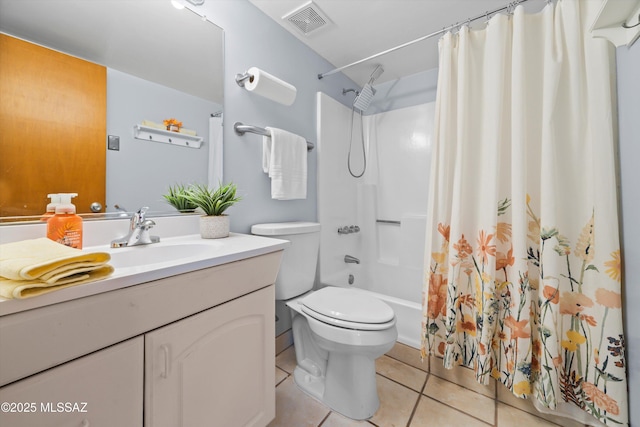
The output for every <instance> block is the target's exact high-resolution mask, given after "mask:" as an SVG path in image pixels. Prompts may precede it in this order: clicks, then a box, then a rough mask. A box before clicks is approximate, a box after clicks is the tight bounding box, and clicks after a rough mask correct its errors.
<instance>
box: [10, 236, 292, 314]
mask: <svg viewBox="0 0 640 427" xmlns="http://www.w3.org/2000/svg"><path fill="white" fill-rule="evenodd" d="M194 244H197V245H204V246H208V247H210V248H211V249H210V250H208V249H207V250H203V251H199V252H198V253H197V254H189V255H188V256H184V257H180V258H177V259H171V260H168V261H167V260H162V262H160V263H153V264H151V263H147V264H144V265H137V266H127V267H116V268H115V271H114V273H113V274H112V275H111V276H109V277H107V278H106V279H103V280H100V281H97V282H92V283H86V284H82V285H78V286H71V287H68V288H64V289H60V290H57V291H53V292H50V293H47V294H43V295H39V296H36V297H31V298H25V299H21V300H16V299H9V300H8V299H4V298H0V316H5V315H8V314H12V313H18V312H21V311H25V310H31V309H34V308H38V307H44V306H47V305H51V304H57V303H60V302H65V301H70V300H74V299H78V298H83V297H86V296H90V295H96V294H99V293H103V292H108V291H113V290H116V289H121V288H125V287H128V286H134V285H138V284H141V283H146V282H150V281H153V280H158V279H163V278H166V277H170V276H175V275H178V274H183V273H187V272H190V271H195V270H201V269H203V268H209V267H215V266H217V265H221V264H226V263H229V262H234V261H240V260H242V259H246V258H251V257H255V256H259V255H264V254H267V253H270V252H275V251H278V250H282V249H285V248H286V247H287V246H289V244H290V243H289V241H287V240H280V239H273V238H266V237H260V236H254V235H247V234H236V233H231V234H230V236H229V237H227V238H223V239H202V238H201V237H200V235H198V234H194V235H188V236H180V237H170V238H163V239H161V241H160V242H159V243H154V244H152V245H148V246H147V247H149V248H151V247H161V246H175V245H194ZM83 250H84V251H100V252H109V253H112V254H113V253H117V252H118V251H128V250H129V251H130V250H142V251H144V250H145V247H143V246H138V247H130V248H110V247H109V246H108V245H101V246H93V247H86V248H84V249H83ZM114 266H115V262H114Z"/></svg>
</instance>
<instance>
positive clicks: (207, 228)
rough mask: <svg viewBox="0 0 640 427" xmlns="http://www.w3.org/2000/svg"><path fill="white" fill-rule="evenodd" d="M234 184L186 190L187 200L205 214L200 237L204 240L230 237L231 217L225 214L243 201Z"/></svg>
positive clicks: (200, 186)
mask: <svg viewBox="0 0 640 427" xmlns="http://www.w3.org/2000/svg"><path fill="white" fill-rule="evenodd" d="M236 191H237V187H236V185H235V184H233V183H229V184H226V185H220V186H219V187H218V188H216V189H213V188H210V187H208V186H206V185H201V184H195V185H192V186H191V187H189V188H188V189H187V190H186V193H185V196H184V197H185V198H186V199H187V200H189V201H190V202H191V203H193V204H194V205H195V206H197V207H198V208H199V209H201V210H202V212H204V215H203V216H201V217H200V235H201V236H202V238H204V239H218V238H221V237H227V236H229V216H228V215H225V214H224V212H225V211H226V210H227V209H228V208H229V207H231V206H233V205H234V204H235V203H236V202H239V201H240V200H241V198H240V197H238V196H237V195H236Z"/></svg>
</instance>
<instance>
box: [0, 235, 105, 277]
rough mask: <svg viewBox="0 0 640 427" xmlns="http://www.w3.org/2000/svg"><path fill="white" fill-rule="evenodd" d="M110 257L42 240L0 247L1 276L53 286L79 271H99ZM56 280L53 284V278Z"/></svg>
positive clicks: (101, 253)
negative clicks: (97, 269) (44, 282)
mask: <svg viewBox="0 0 640 427" xmlns="http://www.w3.org/2000/svg"><path fill="white" fill-rule="evenodd" d="M110 259H111V255H109V254H108V253H106V252H84V251H82V250H80V249H75V248H70V247H68V246H64V245H61V244H60V243H56V242H54V241H53V240H50V239H47V238H46V237H43V238H41V239H32V240H23V241H20V242H13V243H5V244H3V245H0V276H2V277H4V278H6V279H12V280H36V279H39V280H41V281H42V280H45V281H47V282H48V283H49V284H54V283H55V282H56V281H59V280H60V279H62V278H64V277H67V276H72V275H74V274H76V273H77V269H78V268H82V269H85V270H83V271H87V270H86V269H88V268H94V269H95V268H98V267H100V266H102V265H104V264H106V263H107V262H108V261H109V260H110ZM54 277H55V280H53V283H51V281H52V278H54Z"/></svg>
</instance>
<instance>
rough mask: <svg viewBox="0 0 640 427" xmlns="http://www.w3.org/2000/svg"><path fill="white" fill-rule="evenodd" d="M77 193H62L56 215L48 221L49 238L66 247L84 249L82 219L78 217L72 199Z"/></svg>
mask: <svg viewBox="0 0 640 427" xmlns="http://www.w3.org/2000/svg"><path fill="white" fill-rule="evenodd" d="M77 195H78V194H77V193H60V194H59V196H60V203H59V204H58V206H56V214H55V215H54V216H52V217H51V218H49V220H48V221H47V237H48V238H49V239H51V240H53V241H54V242H58V243H62V244H63V245H65V246H71V247H72V248H76V249H82V218H81V217H79V216H78V215H76V207H75V206H74V205H73V204H71V199H72V198H73V197H76V196H77Z"/></svg>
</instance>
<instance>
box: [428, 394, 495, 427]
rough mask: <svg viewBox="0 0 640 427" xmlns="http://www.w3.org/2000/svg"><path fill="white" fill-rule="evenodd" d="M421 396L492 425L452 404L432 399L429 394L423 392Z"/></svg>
mask: <svg viewBox="0 0 640 427" xmlns="http://www.w3.org/2000/svg"><path fill="white" fill-rule="evenodd" d="M422 396H424V397H426V398H427V399H429V400H433V401H434V402H438V403H439V404H441V405H444V406H447V407H448V408H451V409H453V410H454V411H456V412H459V413H461V414H464V415H466V416H468V417H471V418H473V419H475V420H478V421H480V422H481V423H482V424H486V425H488V426H491V425H493V424H489V423H488V422H486V421H485V420H483V419H481V418H478V417H476V416H475V415H471V414H468V413H466V412H464V411H461V410H460V409H458V408H455V407H453V406H451V405H449V404H447V403H444V402H441V401H439V400H438V399H434V398H433V397H431V396H427V395H426V394H423V395H422Z"/></svg>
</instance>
